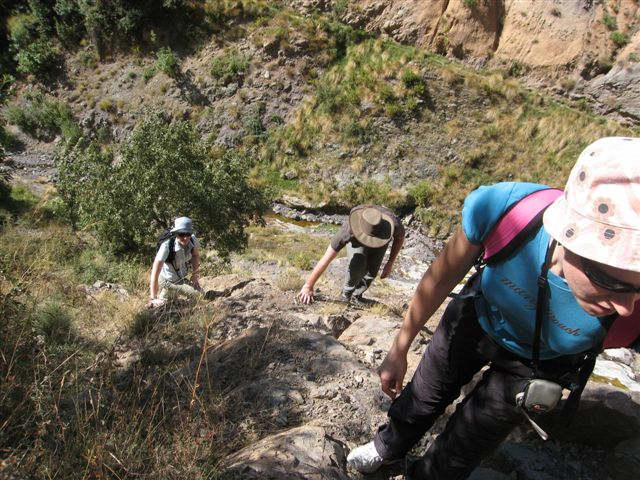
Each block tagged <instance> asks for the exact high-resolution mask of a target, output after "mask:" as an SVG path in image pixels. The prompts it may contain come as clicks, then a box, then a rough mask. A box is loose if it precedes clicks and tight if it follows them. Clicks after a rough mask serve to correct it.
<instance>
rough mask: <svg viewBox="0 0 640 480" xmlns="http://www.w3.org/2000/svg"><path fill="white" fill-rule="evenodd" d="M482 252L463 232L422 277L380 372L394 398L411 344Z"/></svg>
mask: <svg viewBox="0 0 640 480" xmlns="http://www.w3.org/2000/svg"><path fill="white" fill-rule="evenodd" d="M481 251H482V247H481V246H478V245H473V244H472V243H471V242H469V240H468V239H467V236H466V235H465V233H464V231H463V230H462V229H461V228H460V229H458V230H457V231H456V233H455V234H454V235H453V237H451V240H449V242H448V243H447V246H446V247H445V249H444V250H443V251H442V253H441V254H440V255H439V256H438V258H436V259H435V260H434V262H433V263H432V264H431V267H429V269H428V270H427V271H426V272H425V274H424V275H423V276H422V279H421V280H420V283H419V284H418V286H417V288H416V292H415V294H414V295H413V298H412V299H411V303H410V305H409V309H408V310H407V313H406V314H405V316H404V320H403V322H402V326H401V327H400V331H399V332H398V334H397V335H396V338H395V339H394V341H393V344H392V345H391V348H390V349H389V352H388V353H387V356H386V358H385V359H384V361H383V362H382V365H381V366H380V369H379V374H380V381H381V383H382V390H383V391H384V392H385V393H386V394H387V395H389V396H390V397H391V398H395V397H396V395H398V394H399V393H400V390H402V381H403V379H404V376H405V374H406V371H407V353H408V352H409V347H410V346H411V342H413V339H414V338H415V337H416V335H417V334H418V332H419V331H420V329H421V328H422V327H423V326H424V324H425V323H426V322H427V320H428V319H429V318H430V317H431V315H433V314H434V313H435V311H436V310H437V309H438V307H440V305H441V304H442V302H444V300H445V298H446V297H447V295H448V294H449V292H451V290H453V288H454V287H455V286H456V285H457V284H458V283H460V281H461V280H462V279H463V278H464V276H465V274H466V273H467V272H468V271H469V269H470V268H471V267H472V266H473V264H474V262H475V260H476V259H477V258H478V255H480V252H481Z"/></svg>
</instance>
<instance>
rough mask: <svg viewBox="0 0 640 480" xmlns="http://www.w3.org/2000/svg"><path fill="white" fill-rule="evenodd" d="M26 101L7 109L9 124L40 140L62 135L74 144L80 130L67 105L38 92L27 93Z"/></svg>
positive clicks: (48, 139)
mask: <svg viewBox="0 0 640 480" xmlns="http://www.w3.org/2000/svg"><path fill="white" fill-rule="evenodd" d="M24 99H25V103H24V104H21V105H16V106H12V107H9V108H7V110H6V120H7V121H8V122H9V123H12V124H14V125H17V126H18V127H20V129H21V130H22V131H23V132H25V133H26V134H28V135H30V136H32V137H33V138H36V139H38V140H44V141H50V140H53V138H54V137H55V136H56V135H62V136H63V138H64V139H65V140H67V141H72V142H73V141H75V140H76V139H77V138H78V137H79V136H80V128H79V127H78V125H77V124H76V123H75V120H74V119H73V115H72V113H71V110H70V109H69V107H68V106H67V105H66V104H64V103H61V102H58V101H57V100H54V99H52V98H51V97H47V96H45V95H44V94H43V93H42V92H38V91H36V92H31V93H26V94H25V95H24Z"/></svg>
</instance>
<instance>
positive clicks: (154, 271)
mask: <svg viewBox="0 0 640 480" xmlns="http://www.w3.org/2000/svg"><path fill="white" fill-rule="evenodd" d="M163 264H164V262H163V261H162V260H154V261H153V267H151V276H150V278H149V296H150V297H151V300H153V299H154V298H157V297H158V277H159V276H160V270H162V265H163Z"/></svg>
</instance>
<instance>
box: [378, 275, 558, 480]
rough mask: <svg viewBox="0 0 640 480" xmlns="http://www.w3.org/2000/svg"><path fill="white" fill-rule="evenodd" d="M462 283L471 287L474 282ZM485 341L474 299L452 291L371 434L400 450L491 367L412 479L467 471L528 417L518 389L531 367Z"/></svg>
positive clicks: (446, 479) (441, 478) (382, 447)
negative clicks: (499, 354) (521, 407)
mask: <svg viewBox="0 0 640 480" xmlns="http://www.w3.org/2000/svg"><path fill="white" fill-rule="evenodd" d="M465 289H466V293H468V292H469V287H465ZM462 293H465V290H463V292H462ZM487 342H491V340H490V339H489V338H488V337H487V336H486V334H485V333H484V331H483V330H482V328H481V327H480V326H479V324H478V321H477V316H476V312H475V308H474V305H473V299H472V298H468V297H467V298H464V297H460V298H456V299H453V300H452V301H451V302H450V303H449V305H448V307H447V309H446V310H445V313H444V315H443V317H442V320H441V322H440V324H439V326H438V328H437V329H436V332H435V334H434V336H433V339H432V341H431V343H430V344H429V345H428V347H427V350H426V352H425V354H424V356H423V357H422V360H421V361H420V364H419V365H418V368H417V370H416V372H415V374H414V376H413V378H412V380H411V382H409V384H407V386H406V387H405V388H404V390H403V391H402V393H401V394H400V396H399V397H398V398H397V399H396V400H395V401H394V402H393V404H392V405H391V408H390V410H389V420H388V423H387V424H386V425H384V426H382V427H381V428H380V429H379V431H378V433H377V434H376V436H375V438H374V442H375V446H376V449H377V450H378V452H379V453H380V454H381V456H382V457H383V458H387V459H391V458H402V457H403V456H404V455H405V454H406V453H407V452H408V451H409V450H410V449H411V448H412V447H413V446H414V445H415V444H416V443H417V442H418V441H419V440H420V439H421V437H422V436H423V435H424V434H425V433H426V432H427V430H429V428H431V426H432V425H433V423H434V422H435V420H436V419H437V418H438V417H439V416H440V415H441V414H442V413H443V412H444V410H445V408H446V407H447V406H448V405H450V404H451V403H452V402H453V401H454V400H455V399H456V398H457V397H458V396H459V394H460V391H461V389H462V387H463V386H464V385H466V384H467V383H469V382H470V381H471V379H472V378H473V376H474V375H475V374H476V373H477V372H478V371H480V369H481V368H482V367H484V366H485V365H487V364H490V367H489V368H488V369H487V370H485V372H484V373H483V375H482V378H481V380H480V381H479V382H478V383H477V384H476V386H475V388H474V389H473V390H472V391H471V392H470V393H469V394H468V395H466V397H465V398H464V400H463V401H462V402H461V403H460V404H459V405H458V406H457V408H456V410H455V412H454V414H453V415H452V416H451V418H450V419H449V421H448V422H447V425H446V427H445V430H444V431H443V432H442V433H441V434H440V435H439V436H438V437H437V439H436V440H435V441H434V442H433V444H432V445H431V446H430V448H429V449H428V451H427V452H426V454H425V455H424V457H423V458H421V459H420V460H419V461H418V462H417V463H416V464H415V466H414V470H413V475H412V479H415V480H421V479H422V480H455V479H463V478H466V477H467V476H468V475H469V474H470V473H471V472H472V471H473V470H474V469H475V467H476V466H477V465H478V464H479V463H480V462H481V461H482V460H483V459H484V458H485V457H487V456H488V455H489V454H491V453H492V452H493V451H494V450H495V449H496V448H497V447H498V446H499V445H500V443H501V442H502V441H503V440H504V439H505V438H506V437H507V436H508V434H509V433H510V432H511V431H512V430H513V428H514V427H515V426H516V425H517V424H519V423H520V422H522V421H523V419H524V417H523V415H522V413H521V412H520V411H519V410H518V409H517V408H516V407H515V401H514V397H515V393H517V391H519V390H520V389H521V388H522V386H523V384H524V382H525V381H526V378H528V376H529V375H528V372H530V368H529V367H528V366H527V365H525V363H524V362H526V361H525V360H522V359H519V358H518V357H516V356H515V355H513V354H510V353H508V352H505V356H504V357H502V358H495V356H492V355H489V354H488V353H487V351H488V349H487V348H486V344H487ZM491 343H492V342H491ZM492 345H493V348H494V349H495V348H496V345H495V344H493V343H492ZM497 348H499V347H497ZM490 359H491V362H490ZM558 373H560V372H558Z"/></svg>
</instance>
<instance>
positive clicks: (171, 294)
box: [159, 278, 203, 300]
mask: <svg viewBox="0 0 640 480" xmlns="http://www.w3.org/2000/svg"><path fill="white" fill-rule="evenodd" d="M159 284H160V287H161V288H162V290H161V291H160V295H159V298H160V299H162V300H173V299H175V298H177V297H179V296H185V297H189V298H194V299H197V298H200V297H202V295H203V294H202V292H201V291H200V290H196V289H195V288H193V286H192V285H191V283H190V282H189V281H188V280H187V279H185V278H182V279H180V280H179V281H177V282H175V283H174V282H171V281H169V280H164V279H160V281H159Z"/></svg>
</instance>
